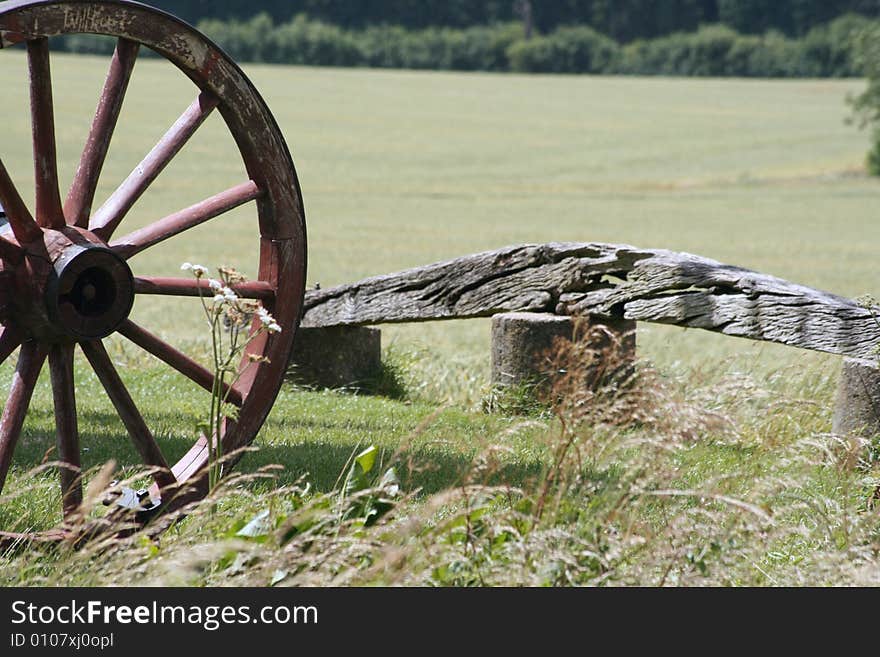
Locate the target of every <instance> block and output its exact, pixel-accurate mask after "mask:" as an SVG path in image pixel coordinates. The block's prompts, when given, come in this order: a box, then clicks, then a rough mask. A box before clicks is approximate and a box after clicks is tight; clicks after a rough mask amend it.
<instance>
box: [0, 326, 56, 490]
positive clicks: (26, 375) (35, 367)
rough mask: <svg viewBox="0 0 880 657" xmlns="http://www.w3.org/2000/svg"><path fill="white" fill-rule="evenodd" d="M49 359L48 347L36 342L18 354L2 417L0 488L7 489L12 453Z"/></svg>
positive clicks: (25, 346)
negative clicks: (4, 487)
mask: <svg viewBox="0 0 880 657" xmlns="http://www.w3.org/2000/svg"><path fill="white" fill-rule="evenodd" d="M45 360H46V350H45V349H44V348H42V347H40V346H39V345H37V344H36V343H34V342H27V343H25V344H23V345H22V347H21V351H20V353H19V354H18V366H17V367H16V368H15V374H14V375H13V377H12V386H11V388H10V390H9V397H8V398H7V400H6V407H5V408H4V409H3V416H2V418H0V490H3V484H4V483H5V482H6V475H7V473H8V472H9V466H10V465H12V454H13V452H15V445H16V443H18V438H19V436H20V435H21V429H22V427H23V426H24V417H25V415H27V409H28V406H29V405H30V403H31V395H33V392H34V387H35V386H36V385H37V378H38V377H39V376H40V370H41V369H42V368H43V362H44V361H45Z"/></svg>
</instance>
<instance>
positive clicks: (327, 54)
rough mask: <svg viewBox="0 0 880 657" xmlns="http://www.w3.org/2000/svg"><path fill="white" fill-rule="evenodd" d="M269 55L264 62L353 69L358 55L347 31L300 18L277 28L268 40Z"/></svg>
mask: <svg viewBox="0 0 880 657" xmlns="http://www.w3.org/2000/svg"><path fill="white" fill-rule="evenodd" d="M269 45H270V46H271V49H272V52H271V56H270V58H267V59H266V60H265V61H272V62H279V63H282V62H283V63H288V64H302V65H310V66H354V65H356V64H358V63H360V61H361V52H360V50H359V48H358V45H357V43H356V42H355V39H354V38H353V37H352V35H351V34H350V33H348V32H345V31H343V30H342V29H340V28H338V27H336V26H335V25H328V24H327V23H322V22H320V21H313V20H309V19H308V18H306V17H305V16H303V15H299V16H296V17H295V18H294V19H293V20H292V21H290V22H288V23H285V24H284V25H279V26H278V27H277V28H276V29H275V30H274V31H273V33H272V35H271V38H270V40H269Z"/></svg>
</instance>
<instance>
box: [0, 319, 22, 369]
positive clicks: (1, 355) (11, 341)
mask: <svg viewBox="0 0 880 657" xmlns="http://www.w3.org/2000/svg"><path fill="white" fill-rule="evenodd" d="M20 344H21V335H20V334H19V332H18V331H16V330H15V329H13V328H11V327H9V326H5V327H4V328H3V332H2V333H0V363H5V362H6V359H7V358H9V357H10V356H11V355H12V352H13V351H15V350H16V349H18V347H19V345H20Z"/></svg>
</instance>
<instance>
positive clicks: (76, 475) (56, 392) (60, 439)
mask: <svg viewBox="0 0 880 657" xmlns="http://www.w3.org/2000/svg"><path fill="white" fill-rule="evenodd" d="M49 372H50V374H51V377H52V399H53V401H54V405H55V438H56V441H57V443H58V458H59V460H60V461H61V463H62V466H61V501H62V508H63V509H64V515H65V517H66V516H69V515H70V514H72V513H74V512H75V511H76V510H77V509H78V508H79V505H80V504H82V463H81V461H80V450H79V428H78V427H77V420H76V393H75V390H74V381H73V346H72V345H55V346H53V347H52V349H51V350H50V351H49Z"/></svg>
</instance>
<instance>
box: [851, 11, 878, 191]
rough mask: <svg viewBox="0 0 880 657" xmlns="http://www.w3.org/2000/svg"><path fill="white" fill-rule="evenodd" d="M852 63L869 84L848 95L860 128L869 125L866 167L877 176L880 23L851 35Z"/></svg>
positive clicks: (854, 117)
mask: <svg viewBox="0 0 880 657" xmlns="http://www.w3.org/2000/svg"><path fill="white" fill-rule="evenodd" d="M853 61H854V63H855V65H856V66H857V67H858V68H859V69H860V70H862V71H864V73H865V76H866V77H867V78H868V86H867V88H866V89H865V91H863V92H862V93H861V94H859V95H858V96H853V97H850V98H849V99H848V101H849V103H850V104H851V106H852V108H853V119H854V120H855V121H857V122H858V124H859V127H861V128H870V129H871V150H870V151H869V152H868V156H867V165H868V171H869V172H870V173H871V174H872V175H875V176H880V24H877V23H875V24H872V25H871V27H869V28H866V29H864V30H862V31H861V32H859V33H858V34H857V35H856V37H855V39H854V60H853Z"/></svg>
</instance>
